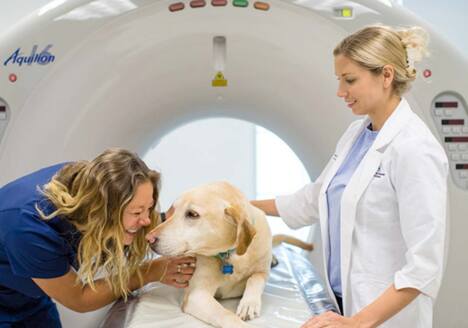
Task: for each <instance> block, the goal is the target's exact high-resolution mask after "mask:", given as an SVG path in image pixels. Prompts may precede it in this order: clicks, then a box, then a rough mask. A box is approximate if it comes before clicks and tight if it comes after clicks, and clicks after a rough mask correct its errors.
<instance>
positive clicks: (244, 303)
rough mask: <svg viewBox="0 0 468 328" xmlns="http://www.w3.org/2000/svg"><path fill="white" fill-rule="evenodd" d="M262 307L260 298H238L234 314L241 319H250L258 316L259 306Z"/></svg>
mask: <svg viewBox="0 0 468 328" xmlns="http://www.w3.org/2000/svg"><path fill="white" fill-rule="evenodd" d="M261 307H262V304H261V301H260V300H253V299H245V298H242V299H241V300H240V303H239V306H238V307H237V311H236V314H237V316H238V317H239V318H241V319H242V320H244V321H245V320H252V319H255V318H256V317H258V316H260V308H261Z"/></svg>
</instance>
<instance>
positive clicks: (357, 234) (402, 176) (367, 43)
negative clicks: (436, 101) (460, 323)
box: [252, 26, 448, 328]
mask: <svg viewBox="0 0 468 328" xmlns="http://www.w3.org/2000/svg"><path fill="white" fill-rule="evenodd" d="M426 44H427V35H426V33H425V31H424V30H422V29H421V28H418V27H413V28H410V29H405V30H395V29H392V28H390V27H385V26H371V27H366V28H364V29H362V30H360V31H357V32H355V33H354V34H352V35H350V36H348V37H346V38H345V39H344V40H342V41H341V42H340V43H339V44H338V46H337V47H336V48H335V50H334V52H333V54H334V59H335V74H336V76H337V79H338V92H337V95H338V97H340V98H343V100H344V101H345V103H346V105H347V107H348V108H350V109H351V110H352V112H353V113H354V114H356V115H365V117H364V118H363V119H361V120H358V121H355V122H354V123H352V124H351V125H350V126H349V128H348V129H347V131H346V132H345V133H344V135H343V136H342V137H341V139H340V140H339V142H338V144H337V146H336V149H335V153H334V155H333V156H332V158H331V159H330V161H329V163H328V164H327V166H326V167H325V169H324V170H323V172H322V173H321V175H320V176H319V177H318V178H317V180H316V181H315V182H313V183H310V184H308V185H306V186H305V187H303V188H302V189H301V190H299V191H297V192H296V193H294V194H292V195H288V196H280V197H277V198H276V199H275V200H273V199H270V200H258V201H252V203H253V204H254V205H256V206H257V207H259V208H261V209H263V210H264V211H265V212H266V213H267V214H269V215H273V216H281V217H282V218H283V220H284V221H285V222H286V223H287V224H288V225H289V226H290V227H292V228H300V227H303V226H306V225H310V224H312V223H314V222H316V221H317V220H320V225H321V236H322V241H323V245H324V247H323V249H324V254H323V255H324V256H323V257H324V262H325V263H324V264H325V272H326V278H327V279H326V284H327V287H328V290H329V292H330V295H332V298H334V299H335V300H336V304H337V305H338V307H339V308H340V310H341V311H340V312H341V313H342V315H339V314H336V313H333V312H327V313H324V314H322V315H319V316H316V317H312V318H310V319H309V320H308V321H307V322H305V323H304V324H303V325H302V327H303V328H312V327H314V328H315V327H377V326H379V327H394V328H427V327H432V312H433V304H434V301H435V298H436V296H437V292H438V290H439V287H440V283H441V279H442V272H443V262H444V259H443V257H444V247H445V244H446V240H445V237H446V235H445V230H446V216H447V214H446V201H447V195H446V194H447V175H448V161H447V158H446V155H445V153H444V150H443V148H442V147H441V145H440V144H439V142H438V141H437V140H436V138H435V137H434V136H433V135H432V133H431V132H430V130H429V129H428V127H427V126H426V125H425V124H424V122H423V121H422V120H421V119H420V118H419V117H418V116H417V115H416V114H415V113H414V112H413V111H412V110H411V107H410V105H409V104H408V102H407V101H406V100H405V98H403V94H404V92H405V91H406V90H407V89H408V88H409V86H410V83H411V82H412V81H413V80H414V79H415V78H416V70H415V68H414V62H415V61H418V60H420V59H421V58H422V57H423V55H424V54H425V52H426Z"/></svg>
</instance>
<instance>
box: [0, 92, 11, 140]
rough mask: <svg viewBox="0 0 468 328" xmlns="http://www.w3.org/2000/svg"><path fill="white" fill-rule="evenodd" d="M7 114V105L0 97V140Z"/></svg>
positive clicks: (7, 117)
mask: <svg viewBox="0 0 468 328" xmlns="http://www.w3.org/2000/svg"><path fill="white" fill-rule="evenodd" d="M9 116H10V115H9V109H8V105H7V104H6V102H4V101H3V100H2V99H1V98H0V142H1V141H2V138H3V134H4V133H5V130H6V127H7V124H8V121H9Z"/></svg>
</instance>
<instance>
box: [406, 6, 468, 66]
mask: <svg viewBox="0 0 468 328" xmlns="http://www.w3.org/2000/svg"><path fill="white" fill-rule="evenodd" d="M400 2H401V3H402V5H403V7H406V8H407V9H409V10H410V11H412V12H413V13H414V14H416V15H417V16H419V17H421V18H423V19H424V20H425V21H427V22H428V23H429V24H430V25H432V26H433V27H434V30H435V31H438V32H439V33H440V35H441V36H443V37H444V38H446V39H447V40H448V41H449V42H450V43H451V44H452V45H453V46H455V47H456V48H458V50H460V52H462V53H463V54H464V55H465V57H467V58H468V37H467V34H466V33H467V32H466V31H468V19H467V18H466V15H467V13H468V1H466V0H450V1H438V0H401V1H400Z"/></svg>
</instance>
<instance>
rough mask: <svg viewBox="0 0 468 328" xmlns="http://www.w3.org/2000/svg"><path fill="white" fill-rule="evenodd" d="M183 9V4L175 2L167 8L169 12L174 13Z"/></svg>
mask: <svg viewBox="0 0 468 328" xmlns="http://www.w3.org/2000/svg"><path fill="white" fill-rule="evenodd" d="M184 8H185V5H184V3H183V2H176V3H173V4H172V5H170V6H169V10H170V11H172V12H174V11H179V10H182V9H184Z"/></svg>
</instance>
